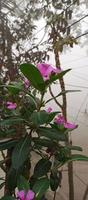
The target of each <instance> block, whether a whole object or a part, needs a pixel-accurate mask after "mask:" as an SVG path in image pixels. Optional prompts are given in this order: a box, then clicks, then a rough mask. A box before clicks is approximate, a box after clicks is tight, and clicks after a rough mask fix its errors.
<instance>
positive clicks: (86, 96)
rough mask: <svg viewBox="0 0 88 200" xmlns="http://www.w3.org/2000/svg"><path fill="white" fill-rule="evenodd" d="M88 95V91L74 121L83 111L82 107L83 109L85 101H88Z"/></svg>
mask: <svg viewBox="0 0 88 200" xmlns="http://www.w3.org/2000/svg"><path fill="white" fill-rule="evenodd" d="M87 97H88V93H87V95H86V96H85V98H84V99H83V102H82V103H81V105H80V107H79V110H78V113H77V115H76V117H75V120H74V122H76V121H77V119H78V116H79V114H80V112H81V109H82V107H83V105H84V104H85V101H86V99H87Z"/></svg>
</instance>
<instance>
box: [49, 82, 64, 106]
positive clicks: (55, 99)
mask: <svg viewBox="0 0 88 200" xmlns="http://www.w3.org/2000/svg"><path fill="white" fill-rule="evenodd" d="M49 92H50V94H51V96H52V97H53V99H54V101H55V103H56V104H57V105H58V106H59V107H60V108H61V109H62V105H61V104H60V103H59V102H58V101H57V99H56V98H55V96H54V94H53V92H52V90H51V87H50V86H49Z"/></svg>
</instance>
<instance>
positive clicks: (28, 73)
mask: <svg viewBox="0 0 88 200" xmlns="http://www.w3.org/2000/svg"><path fill="white" fill-rule="evenodd" d="M20 70H21V72H22V73H23V74H24V76H25V77H26V78H27V79H28V80H29V81H30V82H31V85H32V86H34V88H36V89H37V90H39V91H44V90H45V82H44V80H43V78H42V75H41V73H40V72H39V70H38V69H37V68H36V67H35V66H34V65H32V64H26V63H24V64H21V65H20Z"/></svg>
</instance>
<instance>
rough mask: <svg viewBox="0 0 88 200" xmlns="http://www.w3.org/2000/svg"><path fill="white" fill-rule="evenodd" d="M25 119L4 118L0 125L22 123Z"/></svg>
mask: <svg viewBox="0 0 88 200" xmlns="http://www.w3.org/2000/svg"><path fill="white" fill-rule="evenodd" d="M23 121H24V119H22V118H9V119H4V120H2V121H1V122H0V126H6V125H9V126H10V125H14V124H19V123H22V122H23Z"/></svg>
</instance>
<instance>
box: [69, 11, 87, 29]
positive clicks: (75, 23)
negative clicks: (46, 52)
mask: <svg viewBox="0 0 88 200" xmlns="http://www.w3.org/2000/svg"><path fill="white" fill-rule="evenodd" d="M86 17H88V14H86V15H84V16H83V17H82V18H80V19H78V20H77V21H75V22H73V23H72V24H71V25H69V26H68V27H67V29H68V28H70V27H71V26H74V25H75V24H77V23H78V22H80V21H82V20H83V19H85V18H86Z"/></svg>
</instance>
